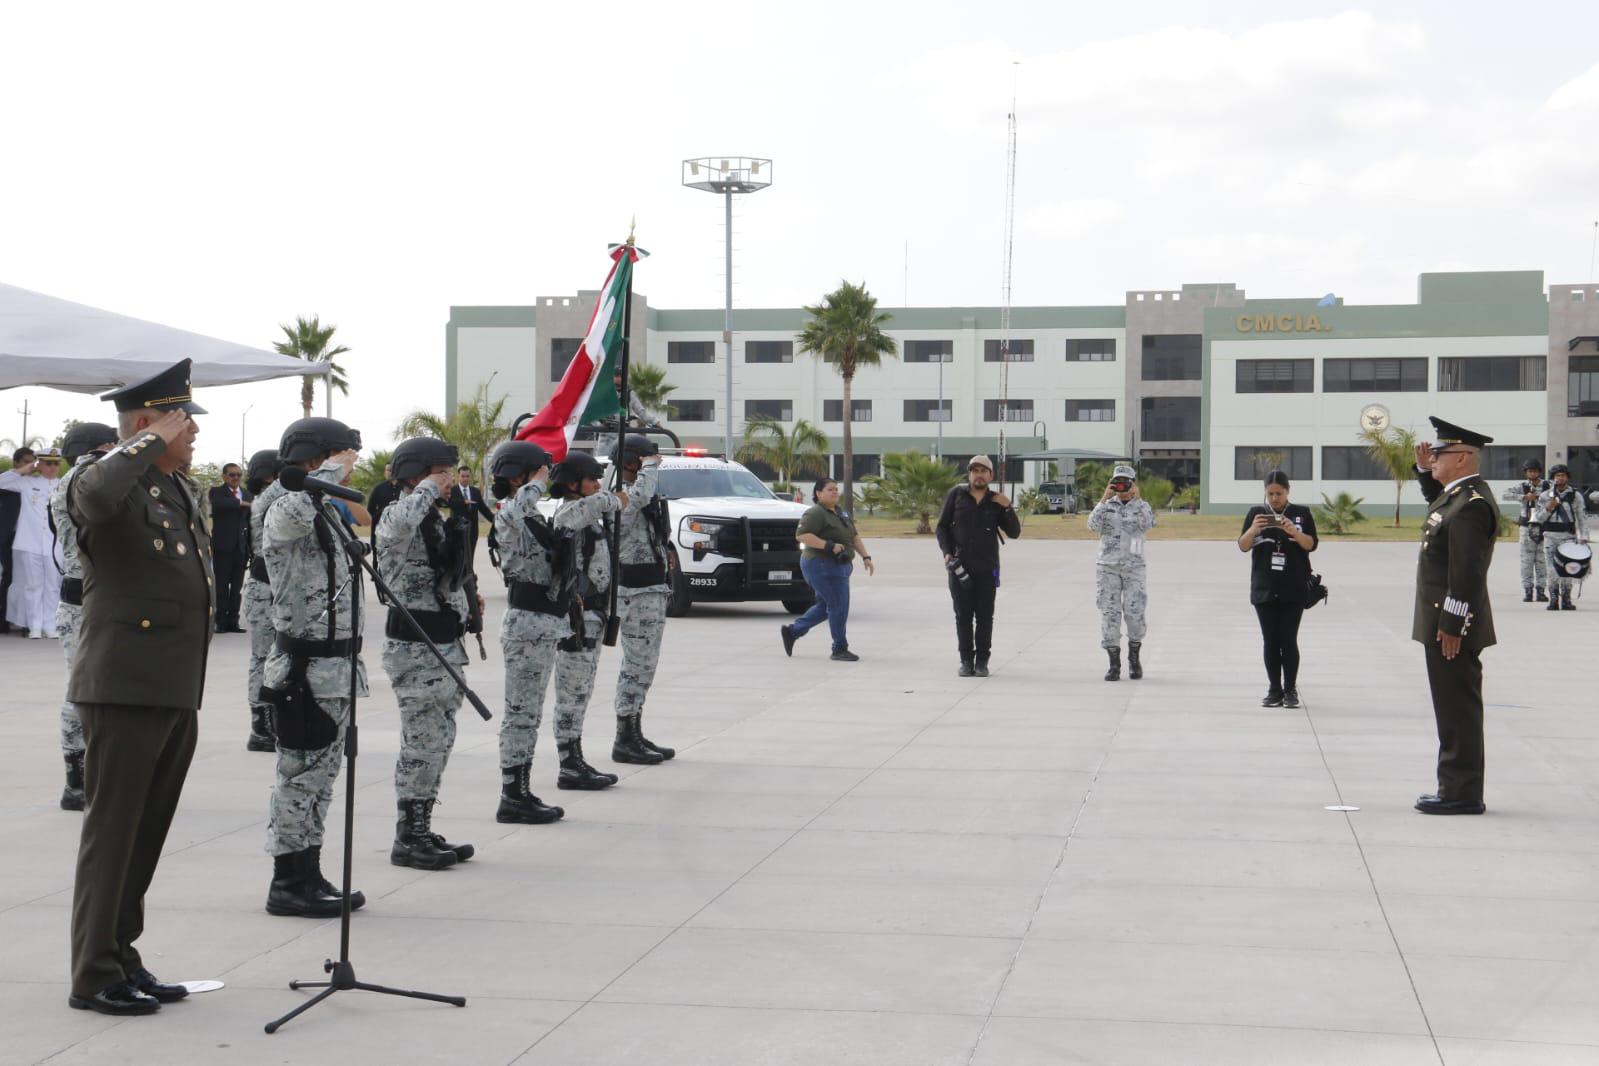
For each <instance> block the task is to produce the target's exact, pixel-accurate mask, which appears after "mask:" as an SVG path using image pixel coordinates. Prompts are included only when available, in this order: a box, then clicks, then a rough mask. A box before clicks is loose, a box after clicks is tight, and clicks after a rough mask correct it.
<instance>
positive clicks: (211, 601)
mask: <svg viewBox="0 0 1599 1066" xmlns="http://www.w3.org/2000/svg"><path fill="white" fill-rule="evenodd" d="M102 399H107V400H112V401H114V402H115V403H116V405H117V413H118V423H119V427H118V428H119V432H120V433H121V434H122V437H123V443H122V444H121V445H120V446H118V447H117V448H115V449H113V450H112V451H110V452H107V453H106V454H105V456H103V457H102V458H101V459H100V460H99V461H98V462H96V463H94V464H93V465H92V466H88V467H85V468H83V470H82V471H81V472H80V473H79V474H78V475H77V476H76V477H74V478H73V479H72V483H71V485H70V486H69V488H68V492H67V512H68V514H69V515H70V516H71V518H72V521H73V523H74V525H75V527H76V531H77V538H78V546H79V549H80V559H81V560H82V563H83V617H82V625H83V628H82V631H81V633H80V635H79V638H78V655H77V659H76V661H74V662H73V664H72V680H71V684H70V686H69V687H68V689H67V698H68V699H70V700H72V702H73V703H74V704H75V705H76V706H77V710H78V715H79V717H80V718H81V719H82V721H83V739H84V743H85V749H84V794H85V796H86V798H87V801H88V806H87V808H86V809H85V811H84V815H83V835H82V838H81V841H80V843H79V845H78V871H77V878H76V880H75V881H74V882H73V887H72V995H71V997H70V998H69V999H68V1001H67V1002H68V1004H69V1005H71V1006H72V1007H75V1008H77V1009H79V1010H94V1011H99V1012H100V1013H102V1014H113V1015H131V1014H150V1013H153V1012H154V1011H156V1010H159V1009H160V1007H161V1004H162V1003H171V1002H174V1001H176V1000H179V999H182V998H183V997H184V996H186V995H188V990H187V989H186V988H183V987H182V986H180V985H167V984H162V983H161V982H160V981H159V980H157V979H156V978H155V976H154V975H152V974H151V973H150V971H149V970H147V969H146V968H145V966H144V963H143V961H142V960H141V959H140V957H139V952H138V950H137V949H136V948H135V947H134V946H133V943H134V941H135V940H137V939H139V934H140V933H142V932H143V931H144V893H145V890H146V889H148V888H149V887H150V881H151V878H153V877H154V876H155V868H156V863H157V861H158V860H159V859H160V857H161V847H162V845H163V844H164V843H165V842H166V837H167V829H168V828H169V827H170V826H171V824H172V815H173V813H174V812H175V811H176V810H177V807H178V797H179V796H180V795H181V794H182V792H183V781H184V778H185V777H186V776H187V774H188V772H189V761H190V759H192V758H193V756H194V744H195V738H196V736H197V735H198V725H197V722H196V718H197V715H196V712H197V711H198V710H199V708H200V697H201V694H202V692H203V691H204V689H205V664H206V654H207V652H208V650H209V648H210V644H211V627H212V616H213V613H214V611H215V608H216V584H215V579H214V577H213V575H212V573H211V539H210V536H209V533H208V531H207V529H206V524H205V509H204V508H203V507H201V506H200V504H199V502H197V498H196V490H195V487H194V484H193V483H192V482H190V481H189V479H188V478H187V477H185V476H184V475H183V474H182V472H181V471H182V469H183V468H184V467H185V466H186V465H187V464H188V463H189V462H190V460H191V459H192V458H193V456H194V437H195V434H196V433H198V432H199V429H198V427H197V426H196V425H195V423H194V420H193V419H192V418H190V415H195V414H204V413H205V411H204V409H202V408H200V407H198V406H196V405H195V404H194V403H193V401H192V396H191V394H190V391H189V360H187V359H185V360H183V361H182V362H181V363H178V364H176V365H175V366H172V367H170V368H168V369H167V370H164V371H162V372H161V373H160V374H157V375H156V376H155V377H152V378H150V379H149V380H147V381H142V382H140V383H138V384H136V385H129V386H127V387H126V388H123V389H119V390H117V391H115V392H110V393H107V394H106V395H105V396H104V397H102Z"/></svg>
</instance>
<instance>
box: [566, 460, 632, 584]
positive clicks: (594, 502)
mask: <svg viewBox="0 0 1599 1066" xmlns="http://www.w3.org/2000/svg"><path fill="white" fill-rule="evenodd" d="M641 476H642V475H641ZM621 508H622V501H621V500H619V499H617V498H616V495H615V494H614V493H610V492H605V491H600V492H596V493H595V494H594V495H592V496H586V497H584V498H583V499H581V500H566V501H563V502H562V504H561V506H560V507H558V508H556V511H555V518H554V519H553V524H554V526H555V528H556V529H566V530H571V531H572V532H574V533H579V534H581V533H582V532H583V531H584V530H586V529H590V528H592V529H593V530H594V531H595V532H596V533H597V534H599V536H598V537H597V538H596V539H595V542H594V547H593V550H592V551H590V552H589V553H588V554H587V557H586V558H585V557H584V552H583V543H582V541H581V540H580V541H579V543H578V565H579V567H581V568H582V572H583V573H585V574H587V576H588V584H589V588H590V589H591V590H593V591H594V592H599V591H603V590H606V589H609V588H610V587H611V553H610V551H609V550H608V549H607V548H606V544H605V530H604V527H603V526H602V525H601V523H600V519H601V518H602V517H604V516H605V515H609V514H615V513H616V512H617V511H619V510H621ZM583 607H584V609H585V610H589V611H599V612H600V613H602V614H603V613H604V611H605V603H604V601H600V602H595V601H594V596H593V595H592V594H591V595H590V596H589V599H588V600H587V601H586V602H585V603H584V604H583Z"/></svg>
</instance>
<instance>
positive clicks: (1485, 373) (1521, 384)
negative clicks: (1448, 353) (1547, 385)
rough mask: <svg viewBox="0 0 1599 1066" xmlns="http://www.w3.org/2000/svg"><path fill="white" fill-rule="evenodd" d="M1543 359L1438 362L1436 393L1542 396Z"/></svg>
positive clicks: (1501, 357) (1487, 358)
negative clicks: (1517, 393)
mask: <svg viewBox="0 0 1599 1066" xmlns="http://www.w3.org/2000/svg"><path fill="white" fill-rule="evenodd" d="M1547 362H1548V359H1547V358H1546V357H1545V356H1542V355H1476V356H1467V357H1463V358H1449V359H1439V360H1438V391H1439V392H1542V391H1543V389H1544V369H1545V365H1546V364H1547Z"/></svg>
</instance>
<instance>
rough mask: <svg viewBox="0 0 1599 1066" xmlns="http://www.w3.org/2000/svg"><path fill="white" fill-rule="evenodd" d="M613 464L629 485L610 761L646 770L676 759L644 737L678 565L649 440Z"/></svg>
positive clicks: (625, 446)
mask: <svg viewBox="0 0 1599 1066" xmlns="http://www.w3.org/2000/svg"><path fill="white" fill-rule="evenodd" d="M611 464H612V466H613V467H614V468H615V469H618V470H620V471H621V474H622V481H623V483H624V484H626V486H627V506H626V507H624V508H622V514H621V523H622V544H621V547H620V550H619V559H620V561H621V570H622V572H621V574H620V575H619V578H620V584H619V585H618V586H617V590H616V613H617V615H618V616H619V617H620V619H621V623H622V624H621V636H622V672H621V676H619V677H618V678H617V680H616V742H615V743H614V744H612V745H611V758H612V759H613V760H615V761H616V762H620V763H635V764H643V765H646V766H650V765H654V764H655V763H659V762H664V761H665V760H667V759H670V758H672V757H673V756H674V755H676V754H677V752H676V751H674V750H673V749H671V748H667V747H662V746H661V745H659V744H657V743H655V742H654V741H652V740H650V739H649V738H648V737H646V736H645V735H644V729H643V722H644V697H645V696H647V695H648V694H649V691H650V684H651V682H653V681H654V680H655V668H656V666H657V665H659V663H660V661H661V637H662V636H664V635H665V632H666V601H667V600H668V599H669V598H670V597H671V592H672V589H671V585H670V584H669V577H668V571H667V567H668V566H669V565H670V563H671V562H672V561H673V559H674V556H673V553H672V540H671V528H670V525H669V522H668V519H667V515H666V497H664V496H662V495H661V492H660V474H661V450H660V448H659V447H657V446H656V444H655V442H654V441H652V440H650V439H649V438H648V437H644V436H640V435H638V434H629V435H628V436H627V438H626V439H625V440H624V441H623V442H622V445H621V446H620V447H618V448H615V449H614V450H612V452H611Z"/></svg>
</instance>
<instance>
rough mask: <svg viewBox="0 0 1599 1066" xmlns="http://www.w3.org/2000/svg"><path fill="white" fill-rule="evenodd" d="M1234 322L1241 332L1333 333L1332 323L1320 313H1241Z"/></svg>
mask: <svg viewBox="0 0 1599 1066" xmlns="http://www.w3.org/2000/svg"><path fill="white" fill-rule="evenodd" d="M1234 324H1235V325H1236V326H1237V328H1238V332H1239V333H1331V332H1332V331H1333V328H1332V324H1331V323H1323V322H1322V320H1321V316H1320V315H1301V314H1297V313H1296V314H1292V315H1290V314H1281V315H1239V316H1238V317H1237V318H1236V319H1235V320H1234Z"/></svg>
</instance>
